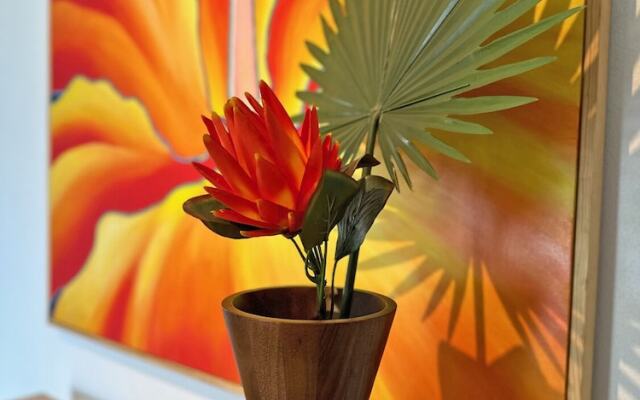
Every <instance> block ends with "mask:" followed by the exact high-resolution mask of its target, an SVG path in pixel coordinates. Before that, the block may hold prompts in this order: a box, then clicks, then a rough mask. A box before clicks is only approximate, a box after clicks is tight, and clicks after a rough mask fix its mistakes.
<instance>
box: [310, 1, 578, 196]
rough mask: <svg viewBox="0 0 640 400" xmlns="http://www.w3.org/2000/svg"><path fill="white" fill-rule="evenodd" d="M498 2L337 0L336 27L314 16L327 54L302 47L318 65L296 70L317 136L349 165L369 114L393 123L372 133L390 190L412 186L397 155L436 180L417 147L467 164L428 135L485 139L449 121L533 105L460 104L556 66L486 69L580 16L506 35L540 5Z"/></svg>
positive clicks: (477, 128)
mask: <svg viewBox="0 0 640 400" xmlns="http://www.w3.org/2000/svg"><path fill="white" fill-rule="evenodd" d="M505 2H506V1H505V0H483V1H477V0H440V1H435V2H426V1H424V0H387V1H375V2H373V1H365V0H345V1H344V3H343V4H340V2H339V1H337V0H331V1H330V3H329V4H330V9H331V16H332V19H333V22H334V24H333V25H330V24H329V22H328V21H327V20H326V19H325V18H324V17H321V18H322V29H323V32H324V36H325V42H326V44H327V46H326V48H321V47H320V46H318V45H316V44H314V43H313V42H307V43H306V45H307V49H308V50H309V52H310V54H311V55H312V56H313V58H314V59H315V60H316V61H317V63H318V66H317V67H315V66H310V65H304V66H302V69H303V70H304V71H305V72H306V73H307V75H309V77H310V78H312V79H313V80H314V81H315V82H316V83H317V84H318V86H319V90H318V91H317V92H311V91H303V92H299V93H298V96H299V97H300V98H301V99H302V100H303V101H305V102H308V103H312V104H315V105H316V106H317V107H318V111H319V114H320V118H321V120H322V122H323V123H324V126H323V127H324V131H325V132H329V131H331V132H333V134H334V136H335V137H336V138H337V139H338V140H340V141H341V142H342V143H346V145H345V146H344V147H343V155H344V157H346V158H347V159H352V158H353V157H354V156H355V155H356V154H357V152H358V151H359V149H360V147H361V145H362V144H363V143H364V142H365V141H366V140H367V135H366V133H363V131H366V130H367V126H368V124H369V121H371V120H372V119H373V118H375V114H376V113H380V117H381V120H383V121H384V120H387V121H393V122H394V123H393V124H392V123H381V124H380V125H379V128H378V133H377V145H378V148H379V151H380V152H381V159H382V160H383V161H384V164H385V166H386V167H387V170H388V171H389V175H390V176H391V177H392V178H393V179H394V183H396V185H397V174H398V173H399V174H400V175H402V176H403V179H404V180H405V181H406V182H407V183H408V184H410V179H411V177H410V174H409V169H408V168H407V165H406V164H405V161H404V159H403V157H402V156H403V155H404V156H406V157H407V159H408V160H410V161H411V162H412V163H413V164H415V165H417V166H418V167H419V169H421V170H422V171H424V172H425V173H427V174H429V175H431V176H434V177H435V176H437V175H436V173H435V169H434V168H433V166H432V165H431V164H430V163H429V161H428V160H427V158H426V157H425V156H424V154H423V153H422V152H421V151H420V150H418V149H417V148H416V147H415V145H416V144H422V145H426V146H427V147H429V148H431V149H432V150H435V151H437V152H439V153H442V154H444V155H446V156H448V157H451V158H454V159H457V160H460V161H464V162H469V159H468V158H467V157H466V156H464V155H463V154H462V153H461V152H460V151H458V150H457V149H455V148H453V147H452V146H450V145H448V144H446V143H445V142H444V141H441V140H439V139H436V138H435V137H434V136H433V135H431V134H430V133H429V132H430V131H431V129H437V130H440V131H446V132H452V133H461V134H476V135H478V134H479V135H482V134H490V133H491V132H492V129H491V127H484V126H481V125H478V124H474V123H471V122H467V121H464V120H462V119H458V118H453V117H452V116H466V115H475V114H480V113H486V112H495V111H502V110H507V109H510V108H514V107H520V106H523V105H525V104H529V103H531V102H533V101H535V100H536V99H535V98H533V97H521V96H484V97H483V96H478V97H462V96H461V95H463V94H465V93H467V92H469V91H471V90H474V89H477V88H480V87H483V86H486V85H489V84H492V83H494V82H497V81H500V80H503V79H508V78H510V77H513V76H517V75H520V74H523V73H526V72H528V71H531V70H533V69H536V68H540V67H542V66H543V65H546V64H549V63H551V62H553V61H554V60H555V57H534V58H530V59H525V60H523V61H519V62H515V63H512V64H506V65H498V66H493V64H494V63H495V62H496V61H499V60H500V58H501V57H502V56H504V55H505V54H507V53H509V52H511V51H513V50H514V49H516V48H518V47H520V46H522V45H523V44H525V43H527V42H528V41H530V40H531V39H533V38H534V37H537V36H539V35H540V34H542V33H544V32H546V31H548V30H549V29H551V28H552V27H554V26H556V25H558V24H559V23H561V22H562V21H564V20H566V19H567V18H569V17H571V16H573V15H575V14H577V13H578V12H580V11H581V10H583V9H584V7H582V6H580V7H575V8H571V9H568V10H565V11H562V12H559V13H557V14H554V15H551V16H549V17H547V18H545V19H542V20H539V21H535V22H531V23H529V24H528V25H526V26H524V27H521V28H519V29H516V30H513V31H511V32H507V31H506V30H505V29H503V28H506V27H508V26H509V25H510V24H511V23H513V22H514V21H516V20H518V19H519V18H520V17H522V16H523V15H524V14H525V13H527V12H531V11H532V9H533V7H534V6H535V5H536V4H538V2H539V0H516V1H514V2H512V3H510V4H509V5H508V6H505V7H503V6H504V5H505ZM332 26H333V27H332ZM374 28H375V29H374ZM503 32H506V33H503ZM489 64H492V66H491V67H489V68H487V65H489Z"/></svg>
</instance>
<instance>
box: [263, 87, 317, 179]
mask: <svg viewBox="0 0 640 400" xmlns="http://www.w3.org/2000/svg"><path fill="white" fill-rule="evenodd" d="M260 91H261V93H262V96H263V97H262V100H263V103H264V114H265V119H266V121H267V130H268V132H269V136H270V138H271V141H272V143H273V148H274V152H275V158H276V164H277V165H278V166H279V167H280V168H281V169H282V170H283V171H284V172H285V174H286V176H287V178H288V179H289V184H290V185H291V186H292V187H294V188H298V187H300V182H301V181H302V174H303V171H304V164H305V159H306V156H305V154H304V150H303V149H302V142H301V141H300V136H298V132H297V131H296V130H295V128H294V126H293V122H291V119H290V118H289V116H288V115H287V114H286V112H285V111H284V108H282V105H281V104H280V102H279V101H278V99H277V98H276V97H275V95H274V94H273V92H271V89H269V88H268V86H266V84H264V82H263V83H261V84H260Z"/></svg>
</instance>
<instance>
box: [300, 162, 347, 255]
mask: <svg viewBox="0 0 640 400" xmlns="http://www.w3.org/2000/svg"><path fill="white" fill-rule="evenodd" d="M358 187H359V186H358V182H356V181H355V180H353V179H352V178H351V177H349V176H347V175H345V174H343V173H341V172H336V171H329V170H327V171H325V173H324V175H323V176H322V179H321V180H320V183H319V184H318V188H317V189H316V191H315V193H314V194H313V196H312V197H311V201H310V202H309V207H308V208H307V212H306V214H305V216H304V221H303V223H302V231H301V232H300V239H301V240H302V245H303V246H304V248H305V250H306V251H309V250H310V249H311V248H312V247H314V246H317V245H319V244H320V243H322V242H323V241H325V240H327V238H328V236H329V232H331V229H333V227H334V226H335V225H336V223H338V221H339V220H340V219H341V218H342V215H343V214H344V209H345V208H346V206H347V204H348V202H349V200H351V198H352V197H353V196H354V195H355V194H356V192H357V191H358Z"/></svg>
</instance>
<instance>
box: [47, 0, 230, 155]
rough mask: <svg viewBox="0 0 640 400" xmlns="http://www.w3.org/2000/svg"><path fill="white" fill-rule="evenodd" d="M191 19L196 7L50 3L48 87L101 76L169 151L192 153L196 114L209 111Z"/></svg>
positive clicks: (195, 21)
mask: <svg viewBox="0 0 640 400" xmlns="http://www.w3.org/2000/svg"><path fill="white" fill-rule="evenodd" d="M197 17H198V10H197V4H196V3H195V2H182V1H179V2H176V1H158V2H146V3H145V4H144V5H143V4H142V3H141V2H139V1H138V2H130V1H121V0H120V1H106V2H105V1H82V2H80V1H76V2H72V1H53V2H52V3H51V22H52V26H53V29H52V38H51V53H52V54H51V56H52V64H53V75H52V86H53V87H54V88H55V89H56V90H62V89H64V88H65V87H66V86H67V85H68V84H69V82H70V81H71V80H72V79H73V78H74V77H75V76H86V77H88V78H89V79H104V78H107V79H108V80H109V81H110V82H112V83H113V85H114V87H116V88H118V91H119V92H120V93H122V94H123V96H125V97H135V98H136V99H139V100H140V102H142V103H143V104H144V108H145V109H146V110H147V112H148V113H149V115H150V116H151V119H152V120H153V121H154V126H155V127H156V128H157V134H158V135H161V136H162V137H163V139H164V140H165V142H166V143H167V144H168V145H169V146H170V147H171V149H172V150H173V151H174V152H175V153H177V154H179V155H181V156H183V157H191V156H194V155H197V154H198V153H199V151H200V149H199V148H198V143H197V141H196V140H194V139H195V138H196V137H198V135H199V128H200V126H201V125H200V121H199V119H198V118H197V116H198V114H199V113H202V112H205V111H207V110H209V109H210V107H209V105H208V104H207V103H208V102H207V90H206V82H205V81H204V74H203V71H202V69H201V65H202V64H201V59H202V57H201V54H200V50H199V49H200V38H199V37H198V31H197V27H198V18H197ZM176 20H179V21H180V22H181V23H180V24H176V23H175V21H176ZM219 62H220V63H221V64H224V63H225V59H221V60H219Z"/></svg>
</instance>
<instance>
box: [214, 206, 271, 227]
mask: <svg viewBox="0 0 640 400" xmlns="http://www.w3.org/2000/svg"><path fill="white" fill-rule="evenodd" d="M213 215H215V216H216V217H218V218H222V219H224V220H226V221H229V222H234V223H236V224H242V225H248V226H255V227H257V228H264V229H273V230H280V227H279V226H278V225H275V224H271V223H269V222H265V221H259V220H257V219H253V218H247V217H245V216H244V215H242V214H240V213H238V212H236V211H234V210H231V209H228V208H225V209H222V210H218V211H214V212H213Z"/></svg>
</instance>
